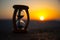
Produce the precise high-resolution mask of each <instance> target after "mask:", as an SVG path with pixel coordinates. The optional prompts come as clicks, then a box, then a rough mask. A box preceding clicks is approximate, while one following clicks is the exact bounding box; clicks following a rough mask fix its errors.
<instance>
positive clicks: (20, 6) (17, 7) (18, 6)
mask: <svg viewBox="0 0 60 40" xmlns="http://www.w3.org/2000/svg"><path fill="white" fill-rule="evenodd" d="M13 8H15V9H29V7H28V6H26V5H14V6H13Z"/></svg>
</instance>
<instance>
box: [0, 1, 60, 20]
mask: <svg viewBox="0 0 60 40" xmlns="http://www.w3.org/2000/svg"><path fill="white" fill-rule="evenodd" d="M13 5H27V6H29V14H30V20H39V18H40V17H41V16H43V17H44V19H45V20H60V2H59V1H58V0H0V19H12V17H13V12H14V9H13Z"/></svg>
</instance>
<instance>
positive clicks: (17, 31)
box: [13, 29, 27, 33]
mask: <svg viewBox="0 0 60 40" xmlns="http://www.w3.org/2000/svg"><path fill="white" fill-rule="evenodd" d="M13 32H14V33H27V30H23V29H18V30H14V31H13Z"/></svg>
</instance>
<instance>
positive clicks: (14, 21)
mask: <svg viewBox="0 0 60 40" xmlns="http://www.w3.org/2000/svg"><path fill="white" fill-rule="evenodd" d="M13 8H14V14H13V28H14V31H15V32H18V29H17V25H16V14H17V12H18V16H17V17H18V18H17V20H19V21H20V19H21V18H23V16H21V15H20V14H21V11H22V10H25V11H26V14H27V22H26V25H25V27H24V30H23V32H25V31H26V30H27V27H28V24H29V12H28V9H29V7H28V6H25V5H14V6H13ZM18 26H21V25H20V22H19V23H18ZM21 31H22V30H21Z"/></svg>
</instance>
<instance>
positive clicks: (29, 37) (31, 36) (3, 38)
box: [0, 20, 60, 40]
mask: <svg viewBox="0 0 60 40" xmlns="http://www.w3.org/2000/svg"><path fill="white" fill-rule="evenodd" d="M12 31H13V26H12V21H11V20H0V40H60V21H48V22H43V23H41V22H39V21H30V24H29V27H28V32H27V33H13V32H12Z"/></svg>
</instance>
